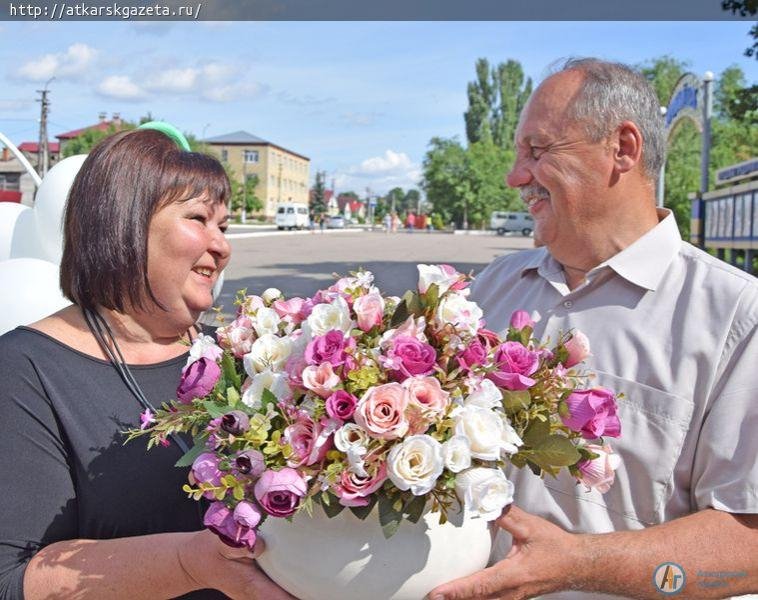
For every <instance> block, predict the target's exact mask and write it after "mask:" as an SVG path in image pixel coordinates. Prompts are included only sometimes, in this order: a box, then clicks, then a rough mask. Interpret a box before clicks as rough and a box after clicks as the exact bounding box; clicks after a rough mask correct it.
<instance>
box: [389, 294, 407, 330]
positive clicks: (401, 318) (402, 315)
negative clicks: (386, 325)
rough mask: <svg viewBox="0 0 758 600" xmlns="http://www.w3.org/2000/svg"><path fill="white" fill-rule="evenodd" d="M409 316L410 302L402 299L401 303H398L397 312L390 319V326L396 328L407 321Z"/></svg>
mask: <svg viewBox="0 0 758 600" xmlns="http://www.w3.org/2000/svg"><path fill="white" fill-rule="evenodd" d="M409 316H410V313H409V312H408V304H406V302H405V300H401V301H400V304H398V305H397V308H396V309H395V312H394V313H393V314H392V318H391V319H390V327H391V328H394V327H398V326H399V325H402V324H403V323H405V320H406V319H407V318H408V317H409Z"/></svg>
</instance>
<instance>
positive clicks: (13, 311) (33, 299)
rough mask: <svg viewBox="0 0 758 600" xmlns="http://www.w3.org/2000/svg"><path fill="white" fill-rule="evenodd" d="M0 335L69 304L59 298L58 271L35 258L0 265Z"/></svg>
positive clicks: (19, 259)
mask: <svg viewBox="0 0 758 600" xmlns="http://www.w3.org/2000/svg"><path fill="white" fill-rule="evenodd" d="M0 284H1V285H2V287H3V290H5V293H3V294H0V335H1V334H3V333H5V332H6V331H10V330H11V329H14V328H16V327H18V326H19V325H28V324H29V323H33V322H34V321H38V320H39V319H41V318H43V317H46V316H47V315H49V314H52V313H54V312H56V311H58V310H60V309H61V308H63V307H65V306H67V305H69V304H71V302H70V301H69V300H67V299H66V298H64V297H63V294H61V291H60V287H59V283H58V267H57V266H56V265H54V264H52V263H50V262H47V261H46V260H40V259H38V258H12V259H10V260H4V261H2V262H0Z"/></svg>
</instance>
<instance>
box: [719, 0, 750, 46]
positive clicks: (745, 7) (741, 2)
mask: <svg viewBox="0 0 758 600" xmlns="http://www.w3.org/2000/svg"><path fill="white" fill-rule="evenodd" d="M721 8H723V9H724V10H729V11H731V12H732V14H733V15H736V14H737V13H739V15H740V16H741V17H747V16H751V17H754V16H755V14H756V13H757V12H758V0H724V1H723V2H722V3H721ZM748 35H749V36H750V37H752V38H753V45H752V46H750V47H749V48H747V49H746V50H745V56H755V58H756V59H758V25H753V27H752V28H751V29H750V32H749V34H748Z"/></svg>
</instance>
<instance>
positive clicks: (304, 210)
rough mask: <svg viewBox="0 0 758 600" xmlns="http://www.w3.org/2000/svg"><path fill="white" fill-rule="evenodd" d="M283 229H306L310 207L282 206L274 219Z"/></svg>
mask: <svg viewBox="0 0 758 600" xmlns="http://www.w3.org/2000/svg"><path fill="white" fill-rule="evenodd" d="M274 223H275V224H276V226H277V227H278V228H279V229H280V230H282V229H304V228H306V227H308V223H309V219H308V207H307V206H306V205H305V204H280V205H279V208H278V209H277V210H276V218H275V219H274Z"/></svg>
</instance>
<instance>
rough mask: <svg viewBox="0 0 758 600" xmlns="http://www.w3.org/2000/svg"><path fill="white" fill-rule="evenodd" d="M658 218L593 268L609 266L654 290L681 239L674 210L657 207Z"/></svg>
mask: <svg viewBox="0 0 758 600" xmlns="http://www.w3.org/2000/svg"><path fill="white" fill-rule="evenodd" d="M658 219H659V221H658V225H656V226H655V227H653V228H652V229H651V230H650V231H648V232H647V233H645V235H643V236H642V237H641V238H639V239H638V240H636V241H635V242H634V243H632V244H630V245H629V246H627V247H626V248H624V249H623V250H622V251H621V252H619V253H618V254H616V255H615V256H612V257H611V258H609V259H608V260H607V261H605V262H604V263H602V264H600V265H598V266H597V267H596V269H600V268H601V267H604V266H607V267H610V268H611V269H613V270H614V271H615V272H616V273H618V275H620V276H621V277H623V278H624V279H626V280H627V281H629V282H630V283H633V284H635V285H638V286H640V287H643V288H645V289H648V290H650V291H655V289H656V288H657V287H658V284H659V283H660V282H661V279H663V275H664V274H665V273H666V270H667V269H668V267H669V265H670V264H671V261H672V260H674V256H676V253H677V252H678V251H679V247H680V245H681V242H682V236H681V235H680V234H679V228H678V227H677V226H676V220H675V219H674V213H672V212H671V211H670V210H668V209H666V208H659V209H658ZM593 270H595V269H593Z"/></svg>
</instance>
